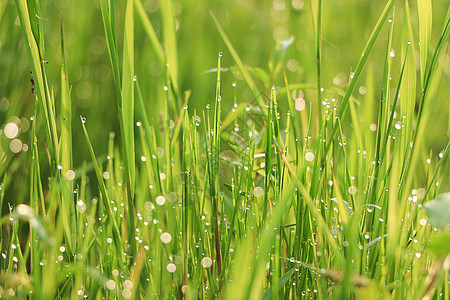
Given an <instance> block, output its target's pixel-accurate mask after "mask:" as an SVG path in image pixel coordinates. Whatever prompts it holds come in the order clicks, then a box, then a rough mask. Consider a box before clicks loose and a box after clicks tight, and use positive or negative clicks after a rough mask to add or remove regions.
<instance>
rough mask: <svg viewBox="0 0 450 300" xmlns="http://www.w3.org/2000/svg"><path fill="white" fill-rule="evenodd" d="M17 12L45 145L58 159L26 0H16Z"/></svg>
mask: <svg viewBox="0 0 450 300" xmlns="http://www.w3.org/2000/svg"><path fill="white" fill-rule="evenodd" d="M15 3H16V8H17V13H18V15H19V20H20V24H21V28H22V31H23V34H24V37H25V45H27V47H26V49H27V53H28V58H29V61H30V64H31V70H32V74H33V80H34V82H35V85H34V88H35V93H36V96H37V98H38V103H39V108H40V111H41V114H42V118H43V124H44V126H45V130H44V132H45V136H46V139H47V147H48V151H49V154H50V158H51V160H55V161H57V160H58V157H57V156H56V152H57V149H58V138H57V133H56V122H55V121H54V116H53V117H52V112H53V109H52V108H51V107H50V104H51V102H50V99H49V94H48V93H47V92H48V90H47V89H46V86H47V84H46V81H45V77H44V71H43V69H42V57H41V53H40V49H39V45H38V43H37V40H36V39H37V38H36V37H35V35H34V34H33V29H32V25H31V21H30V14H29V10H28V4H27V1H26V0H16V1H15Z"/></svg>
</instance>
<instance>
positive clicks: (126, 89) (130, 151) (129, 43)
mask: <svg viewBox="0 0 450 300" xmlns="http://www.w3.org/2000/svg"><path fill="white" fill-rule="evenodd" d="M122 70H123V76H122V97H121V100H122V103H121V106H120V107H119V113H120V114H121V115H120V118H121V120H122V122H121V125H122V127H121V129H122V130H121V133H122V146H123V152H124V158H123V161H124V165H125V171H126V176H127V180H126V182H127V185H126V186H127V193H128V197H127V198H128V199H127V200H128V214H127V217H128V220H127V226H128V239H129V240H132V241H134V236H135V229H134V228H135V224H134V214H135V212H134V203H133V202H134V192H135V184H136V183H135V181H136V179H135V177H136V170H135V168H136V162H135V142H134V81H135V80H136V79H135V77H134V76H135V75H134V19H133V0H128V1H127V7H126V11H125V28H124V38H123V68H122ZM130 246H131V247H130V253H131V255H133V256H134V255H135V254H136V244H135V243H130Z"/></svg>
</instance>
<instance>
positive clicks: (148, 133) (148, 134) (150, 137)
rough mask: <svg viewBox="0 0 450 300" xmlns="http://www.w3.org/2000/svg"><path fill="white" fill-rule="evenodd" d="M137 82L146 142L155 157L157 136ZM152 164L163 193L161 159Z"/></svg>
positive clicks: (137, 81) (158, 185) (154, 160)
mask: <svg viewBox="0 0 450 300" xmlns="http://www.w3.org/2000/svg"><path fill="white" fill-rule="evenodd" d="M135 84H136V92H137V94H136V97H137V101H138V104H137V105H139V110H138V111H139V112H140V118H141V120H142V122H143V125H144V126H143V127H144V131H145V138H146V142H147V146H148V149H149V151H150V156H149V158H150V157H153V155H155V156H157V149H156V137H155V134H154V131H153V130H150V129H151V127H150V122H149V121H148V116H147V112H146V111H145V104H144V100H143V98H142V93H141V88H140V85H139V80H136V82H135ZM151 165H152V168H153V176H154V178H153V180H154V182H157V183H158V184H157V193H159V194H161V193H162V190H163V189H162V183H161V178H160V176H159V174H160V172H159V170H160V168H159V160H158V159H152V160H151Z"/></svg>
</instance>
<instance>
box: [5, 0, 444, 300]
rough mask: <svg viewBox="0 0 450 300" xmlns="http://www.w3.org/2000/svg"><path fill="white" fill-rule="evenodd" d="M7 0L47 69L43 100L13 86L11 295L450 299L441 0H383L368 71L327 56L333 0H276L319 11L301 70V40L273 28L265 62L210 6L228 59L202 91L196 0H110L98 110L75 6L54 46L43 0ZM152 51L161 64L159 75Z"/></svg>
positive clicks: (104, 2) (41, 72)
mask: <svg viewBox="0 0 450 300" xmlns="http://www.w3.org/2000/svg"><path fill="white" fill-rule="evenodd" d="M300 3H301V4H302V5H305V7H303V6H301V8H300V9H299V6H298V5H300ZM394 4H395V5H394ZM0 5H1V6H4V7H5V9H7V8H8V7H9V6H11V7H13V8H14V11H15V13H16V14H17V15H18V20H17V22H18V23H17V25H16V27H18V26H19V25H20V28H21V33H20V34H21V35H19V34H16V35H14V33H13V32H12V33H11V36H14V38H16V39H24V40H25V43H24V45H23V46H22V47H23V53H20V56H22V55H23V56H25V53H27V54H28V65H27V66H29V67H30V68H31V70H32V79H31V81H32V83H31V85H32V93H29V94H28V95H27V94H25V95H27V97H28V98H31V99H32V100H31V101H30V100H28V102H31V103H28V104H30V105H31V104H32V105H31V107H32V109H31V112H29V111H30V110H29V109H28V110H27V102H26V101H25V100H24V101H21V100H19V99H20V97H18V96H17V95H20V92H19V90H20V89H22V87H21V86H16V85H14V84H11V83H10V82H7V84H5V85H4V87H5V95H1V96H2V97H3V96H5V97H6V96H7V97H8V98H9V99H17V100H16V101H12V100H11V101H9V100H7V99H6V98H3V99H2V100H1V101H2V102H0V109H1V111H2V113H4V115H5V116H7V117H5V119H0V121H1V122H2V124H3V123H4V125H2V127H1V129H2V131H0V139H1V147H0V159H1V166H0V179H1V180H2V181H1V182H2V183H1V185H0V187H1V189H0V200H1V203H0V204H1V207H2V208H3V214H2V219H1V222H2V223H1V224H2V231H1V233H0V234H1V244H0V245H1V251H2V257H1V258H0V270H1V275H0V283H1V286H0V296H1V297H4V298H19V299H22V298H23V299H26V298H27V297H32V298H34V299H67V298H70V299H72V298H73V299H78V298H89V299H97V298H98V299H155V298H156V299H166V298H170V299H172V298H176V299H184V298H185V299H216V298H217V299H261V298H262V299H303V298H309V299H328V298H330V299H348V298H350V299H353V298H358V299H381V298H382V299H448V298H449V294H450V291H449V285H448V272H449V269H448V266H449V259H450V256H449V250H448V249H449V247H448V235H449V232H448V223H449V221H448V215H449V214H445V213H442V209H441V210H440V209H439V207H440V206H439V205H440V204H439V203H443V202H444V201H448V194H445V193H444V192H448V189H449V186H450V174H449V170H450V168H449V159H448V154H449V151H450V145H449V142H448V140H449V138H448V135H446V133H445V131H446V130H447V132H450V125H448V126H447V124H445V123H444V122H441V121H440V120H445V118H448V116H447V115H446V114H447V110H448V108H450V107H447V106H448V103H447V102H445V97H448V96H446V94H445V91H446V90H447V91H448V86H445V80H441V78H443V77H444V78H447V79H448V35H449V33H450V10H447V11H446V12H440V13H438V14H437V16H438V17H437V18H438V20H439V23H438V24H437V23H436V21H433V14H432V12H433V11H432V10H433V7H432V5H431V1H425V0H423V1H422V0H419V1H417V5H416V4H415V6H414V8H410V7H409V5H410V3H408V1H404V2H403V1H394V0H389V1H385V3H384V4H383V6H380V7H377V9H378V10H377V14H378V17H377V18H376V19H374V20H373V24H371V25H370V28H369V27H368V28H366V31H367V32H366V34H364V38H363V37H360V38H359V42H360V44H359V47H360V48H359V50H358V51H359V53H356V54H355V55H354V57H353V56H351V60H352V63H353V64H352V67H351V69H352V70H353V71H352V72H350V71H347V70H345V71H344V70H343V69H345V67H342V69H341V68H340V67H339V66H337V67H336V66H333V67H330V66H329V65H330V63H329V61H328V60H327V58H328V56H327V55H330V54H329V53H327V51H326V49H325V47H324V42H325V41H326V39H324V36H328V35H327V30H329V29H330V27H329V25H328V24H327V20H326V19H325V15H326V13H328V12H327V11H326V10H325V9H326V7H327V5H328V2H326V1H321V0H318V1H311V3H308V4H306V3H303V2H302V1H292V3H290V2H289V3H288V2H284V1H275V2H273V3H272V2H270V3H268V5H269V6H270V5H272V7H273V11H272V14H273V16H278V15H277V14H278V13H283V12H284V13H285V10H289V11H291V13H292V14H293V15H292V16H291V17H290V18H288V19H287V20H286V22H287V23H288V25H295V19H294V18H295V16H296V15H295V14H294V12H295V10H309V13H310V15H311V16H312V18H311V19H310V20H309V21H310V24H309V26H310V28H311V29H312V34H311V35H310V36H311V40H310V42H311V47H312V48H314V51H311V53H310V54H311V61H309V62H306V61H305V64H304V65H303V66H300V65H299V61H297V60H295V59H294V58H293V57H295V53H296V51H297V50H298V48H299V47H300V49H301V45H300V46H299V44H298V42H296V40H295V38H289V36H288V38H286V39H283V38H280V36H279V35H275V38H276V40H277V41H276V42H275V46H273V50H272V52H271V53H270V55H269V56H268V57H266V63H267V65H268V68H266V69H265V68H253V67H249V66H248V65H247V64H246V60H245V58H243V57H244V55H245V56H246V55H247V54H246V53H242V49H240V47H237V46H236V44H235V43H234V40H233V38H232V37H231V35H233V36H235V32H233V31H232V30H231V29H230V26H229V25H228V26H224V25H223V22H222V20H223V16H222V17H220V16H216V11H215V9H214V8H212V9H210V10H209V11H208V10H207V9H205V10H206V15H207V17H208V18H209V21H208V22H209V23H208V24H209V25H208V26H210V27H211V30H212V31H213V32H214V33H213V35H212V36H214V37H215V38H214V39H213V40H211V43H220V45H221V47H222V48H221V49H220V50H221V51H220V52H218V54H217V56H216V57H215V58H214V59H215V61H216V62H215V63H214V64H215V65H214V66H213V65H208V64H205V65H202V67H203V72H204V73H202V74H203V75H205V74H206V75H208V74H211V73H212V74H214V77H212V76H209V77H208V78H209V79H210V80H209V82H208V83H207V85H205V86H204V87H203V88H204V89H209V90H211V91H212V92H211V93H210V94H209V97H210V98H209V99H208V101H206V102H204V101H203V100H202V99H201V97H199V96H198V95H199V94H196V91H195V89H194V88H193V90H192V94H191V91H190V90H189V89H185V87H184V85H185V84H186V83H188V82H191V81H190V80H191V79H190V78H189V77H190V76H194V75H193V74H196V73H190V72H187V73H185V72H184V71H183V70H184V69H183V67H182V65H183V64H186V63H187V62H186V61H189V60H191V58H190V57H188V56H187V55H185V48H186V45H185V44H182V43H179V38H178V37H177V28H178V26H180V24H179V19H178V18H177V17H176V16H177V15H178V13H177V11H179V10H180V7H181V6H182V4H180V3H178V2H173V1H161V2H160V7H159V9H157V10H153V9H150V8H151V6H149V2H145V3H142V2H141V1H140V0H135V1H132V0H128V1H126V3H125V2H124V3H123V4H122V3H115V1H113V0H100V2H99V4H98V6H99V7H98V9H99V12H98V15H97V16H96V18H97V20H96V21H97V23H98V24H102V30H103V33H102V36H103V41H104V44H103V46H104V51H103V54H102V56H104V61H103V63H104V64H103V63H102V64H101V66H102V69H101V70H103V71H104V72H106V73H107V72H110V74H111V79H110V80H109V81H104V82H103V84H109V85H108V87H110V88H111V91H108V92H105V93H104V94H102V92H101V91H102V87H101V86H102V83H100V82H97V81H94V80H93V81H92V82H91V83H90V85H86V84H87V83H86V82H89V81H88V79H87V78H88V77H86V78H85V79H83V80H84V81H83V82H84V88H86V89H88V88H89V89H91V90H95V91H97V92H98V93H97V94H98V95H99V98H101V97H102V96H101V95H103V96H105V95H106V98H107V99H108V101H107V102H100V103H102V104H106V105H104V106H102V107H101V108H100V109H98V108H96V107H95V105H92V107H91V108H89V109H88V110H87V111H85V112H86V113H87V114H88V115H89V116H88V117H86V115H83V114H82V115H81V116H79V114H77V112H79V111H80V105H78V104H80V103H84V102H80V99H79V98H82V97H81V96H83V93H82V92H83V91H81V92H80V91H79V90H78V89H79V87H80V86H82V87H83V85H82V84H81V83H78V85H77V91H76V92H74V89H73V88H72V85H71V83H72V76H77V75H76V72H74V73H73V74H72V73H71V72H70V69H69V68H68V65H70V62H71V56H70V55H67V53H68V52H70V48H68V46H67V30H68V29H67V26H63V24H64V23H65V20H64V19H58V18H57V17H53V16H51V15H50V16H48V18H49V19H53V20H56V19H58V32H59V35H58V38H57V40H58V43H54V42H47V41H48V38H47V37H46V34H48V32H50V34H51V33H52V32H53V31H46V30H44V29H45V21H46V20H47V16H46V15H45V13H44V12H43V11H44V10H43V9H41V4H40V3H39V1H25V0H16V1H15V7H14V6H13V5H12V4H11V5H10V4H9V3H7V4H0ZM180 5H181V6H180ZM190 5H192V3H190V4H186V6H185V7H183V9H185V10H187V11H189V8H190V7H191V6H190ZM439 5H440V4H439V3H438V4H436V6H438V7H439ZM416 6H417V7H418V8H419V11H420V13H417V7H416ZM441 6H442V5H441ZM11 7H9V8H11ZM149 7H150V8H149ZM192 7H194V6H193V5H192ZM47 9H48V8H47ZM447 9H448V5H447ZM49 10H50V9H49ZM149 11H150V13H149ZM2 12H3V10H2V9H0V17H1V16H2ZM235 12H236V15H238V14H239V10H238V9H236V11H235ZM371 13H372V14H373V12H371ZM3 14H4V13H3ZM4 15H5V14H4ZM5 16H6V15H5ZM274 18H275V17H274ZM413 19H414V20H418V21H417V22H418V23H414V22H413V21H412V20H413ZM0 20H3V21H2V22H5V24H7V25H8V24H10V23H8V20H9V19H8V18H7V17H4V18H3V19H0ZM199 20H201V18H200V17H199ZM399 20H400V21H399ZM9 21H10V22H12V19H11V20H9ZM86 22H88V20H87V21H86ZM433 22H434V23H433ZM82 25H83V24H80V26H82ZM416 25H418V28H417V26H416ZM181 26H182V25H181ZM231 28H233V27H231ZM234 30H238V29H237V28H234ZM355 30H359V29H355ZM275 31H276V30H275ZM161 32H162V33H161ZM230 34H231V35H230ZM0 37H1V36H0ZM143 37H145V38H146V39H147V40H148V42H149V44H148V45H146V48H145V49H146V51H148V52H149V53H151V54H146V55H142V53H141V49H140V48H139V47H138V45H140V43H141V39H142V38H143ZM193 38H194V36H193ZM195 38H196V37H195ZM296 38H300V37H296ZM417 38H418V41H417V40H416V39H417ZM50 40H51V39H50ZM0 41H1V40H0ZM342 42H343V43H345V42H348V43H350V39H349V40H348V41H346V40H345V39H344V40H342ZM194 46H195V45H194ZM344 46H345V45H337V46H336V45H333V47H344ZM92 47H93V49H94V52H95V51H96V50H95V49H96V48H95V45H94V46H92ZM293 48H297V50H293ZM56 50H57V51H56ZM91 50H92V49H91ZM327 50H329V48H327ZM77 51H84V49H83V47H79V48H77ZM52 52H55V53H56V52H57V53H58V59H59V63H58V64H57V65H58V68H53V67H52V66H51V64H47V61H46V58H47V57H48V55H49V54H47V53H52ZM352 54H353V53H352ZM17 56H19V54H17ZM74 56H75V55H74ZM197 58H198V57H197ZM98 59H99V58H98ZM149 59H150V60H154V61H156V62H157V64H159V66H160V68H161V69H160V73H159V75H158V76H154V77H155V78H153V77H152V76H153V75H152V76H148V74H147V73H146V72H143V71H142V69H143V68H142V64H143V61H144V60H149ZM0 61H1V58H0ZM225 61H226V62H227V63H226V64H225V63H224V62H225ZM2 63H3V64H5V65H7V67H8V68H6V69H7V70H8V72H9V73H10V74H13V72H14V70H13V66H12V65H8V64H7V63H4V62H2ZM106 64H107V66H108V67H105V65H106ZM198 64H202V62H200V61H199V62H198ZM380 66H381V67H380ZM333 68H336V69H333ZM88 70H89V69H88ZM106 70H107V71H106ZM331 70H338V71H339V72H341V73H339V74H337V75H336V76H331V77H330V76H329V74H328V73H329V72H331ZM85 72H86V71H85ZM87 72H88V73H89V71H87ZM343 72H347V74H345V73H343ZM302 74H303V75H302ZM101 75H102V74H100V75H99V76H100V77H98V78H100V79H101V78H102V77H101ZM195 76H196V75H195ZM156 77H157V78H156ZM51 78H58V80H57V81H55V83H53V80H52V79H51ZM230 79H232V80H231V82H232V84H231V82H229V81H230ZM28 80H29V79H28ZM77 80H78V79H77ZM99 81H101V80H99ZM441 81H442V82H444V83H442V84H441ZM105 82H106V83H105ZM182 82H183V83H184V85H183V84H182ZM149 86H150V87H151V88H149ZM93 87H94V88H93ZM24 98H26V97H25V96H24ZM114 98H115V99H116V100H114ZM441 98H443V99H444V101H443V100H439V99H441ZM436 103H438V104H442V103H444V105H443V106H442V107H438V108H436V107H435V105H436ZM81 106H83V105H81ZM21 111H22V112H23V114H25V115H26V113H25V112H27V111H28V112H29V113H30V114H31V117H29V118H22V119H20V118H18V117H14V116H16V115H20V113H21ZM81 111H83V110H81ZM111 113H114V114H115V115H113V116H111ZM0 116H1V117H2V118H3V117H4V116H3V115H0ZM106 124H114V125H112V126H111V127H114V128H116V131H117V134H116V133H114V131H111V132H110V133H109V135H108V131H109V130H111V129H112V128H110V127H107V125H106ZM449 124H450V123H449ZM26 126H28V127H29V128H26V129H25V127H26ZM105 127H106V128H105ZM105 129H106V130H107V131H106V132H105ZM430 132H433V133H434V132H437V136H438V137H437V138H435V139H434V141H435V142H434V143H432V141H433V140H432V139H430V138H429V137H428V135H429V134H430ZM436 140H437V141H438V142H436ZM436 145H437V146H436ZM439 195H440V196H439ZM435 198H438V200H439V199H440V200H439V201H437V200H436V201H432V200H433V199H435ZM442 199H444V200H442ZM445 199H447V200H445ZM436 203H437V204H436ZM436 205H437V206H436ZM425 207H426V208H427V209H425ZM436 207H438V209H436Z"/></svg>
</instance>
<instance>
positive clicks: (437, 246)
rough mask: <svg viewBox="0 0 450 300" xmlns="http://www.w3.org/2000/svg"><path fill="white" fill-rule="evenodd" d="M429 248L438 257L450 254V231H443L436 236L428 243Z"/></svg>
mask: <svg viewBox="0 0 450 300" xmlns="http://www.w3.org/2000/svg"><path fill="white" fill-rule="evenodd" d="M428 249H429V250H430V251H431V252H432V253H433V254H434V255H435V256H436V257H446V256H447V255H448V254H450V231H445V232H441V233H440V234H439V235H438V236H434V237H432V238H431V239H430V242H429V243H428Z"/></svg>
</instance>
